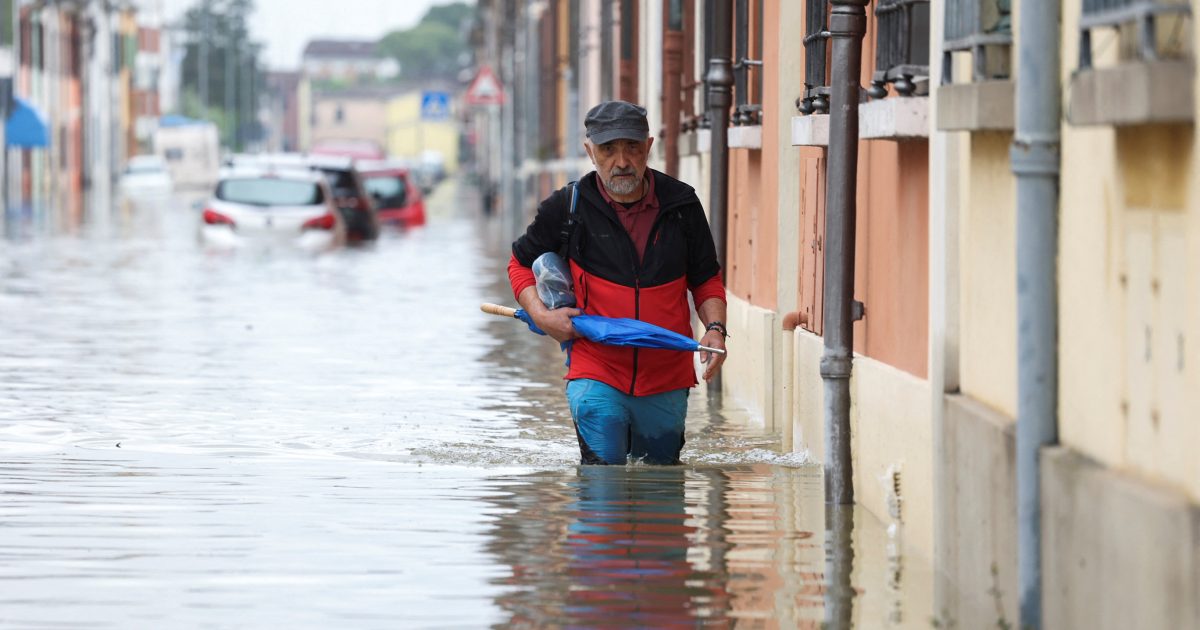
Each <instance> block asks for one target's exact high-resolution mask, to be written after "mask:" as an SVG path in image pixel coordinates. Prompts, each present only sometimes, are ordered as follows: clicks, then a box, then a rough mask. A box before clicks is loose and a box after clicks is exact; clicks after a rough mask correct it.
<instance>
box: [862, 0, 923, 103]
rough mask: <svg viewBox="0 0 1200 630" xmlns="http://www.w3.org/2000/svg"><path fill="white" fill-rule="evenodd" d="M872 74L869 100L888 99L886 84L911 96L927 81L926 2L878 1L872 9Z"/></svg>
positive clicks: (903, 0) (913, 0) (868, 91)
mask: <svg viewBox="0 0 1200 630" xmlns="http://www.w3.org/2000/svg"><path fill="white" fill-rule="evenodd" d="M875 23H876V33H877V36H876V41H875V73H874V75H873V76H872V77H871V88H870V89H869V90H867V94H868V95H869V96H870V97H871V98H884V97H886V96H887V94H888V91H887V84H888V83H891V84H892V85H893V86H895V88H896V93H898V94H900V95H901V96H912V95H913V94H914V93H916V92H917V88H918V83H921V82H923V81H927V80H928V78H929V0H879V4H877V5H876V7H875Z"/></svg>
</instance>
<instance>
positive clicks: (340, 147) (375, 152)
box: [308, 139, 387, 160]
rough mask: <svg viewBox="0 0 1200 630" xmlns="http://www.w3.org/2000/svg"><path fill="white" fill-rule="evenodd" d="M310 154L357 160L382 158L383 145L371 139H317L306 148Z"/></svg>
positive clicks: (383, 156)
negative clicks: (310, 146)
mask: <svg viewBox="0 0 1200 630" xmlns="http://www.w3.org/2000/svg"><path fill="white" fill-rule="evenodd" d="M308 152H309V153H310V154H312V155H332V156H337V157H348V158H355V159H358V160H382V159H384V158H385V157H387V154H386V153H384V151H383V147H381V146H379V143H378V142H375V141H373V140H352V139H350V140H318V141H316V142H314V143H313V145H312V148H310V149H309V150H308Z"/></svg>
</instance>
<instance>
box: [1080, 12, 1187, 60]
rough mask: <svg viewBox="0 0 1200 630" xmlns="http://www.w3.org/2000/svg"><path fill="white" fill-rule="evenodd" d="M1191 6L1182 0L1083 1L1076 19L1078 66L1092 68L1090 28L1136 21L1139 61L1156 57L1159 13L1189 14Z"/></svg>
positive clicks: (1112, 26)
mask: <svg viewBox="0 0 1200 630" xmlns="http://www.w3.org/2000/svg"><path fill="white" fill-rule="evenodd" d="M1191 13H1192V9H1191V6H1190V4H1188V3H1185V2H1165V1H1164V0H1083V15H1082V16H1080V18H1079V67H1080V68H1081V69H1087V68H1091V67H1092V30H1093V29H1097V28H1119V27H1121V26H1124V25H1126V24H1131V23H1136V24H1137V37H1138V47H1137V50H1138V56H1139V57H1140V58H1141V60H1142V61H1153V60H1155V59H1158V46H1157V37H1156V31H1155V22H1156V20H1157V19H1158V17H1159V16H1161V15H1165V14H1176V15H1185V16H1190V15H1191Z"/></svg>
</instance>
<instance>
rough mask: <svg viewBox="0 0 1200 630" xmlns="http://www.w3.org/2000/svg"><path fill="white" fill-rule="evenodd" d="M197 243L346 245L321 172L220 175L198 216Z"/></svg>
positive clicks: (265, 171) (268, 170) (243, 171)
mask: <svg viewBox="0 0 1200 630" xmlns="http://www.w3.org/2000/svg"><path fill="white" fill-rule="evenodd" d="M200 240H201V241H202V242H203V243H204V244H205V245H208V246H212V247H216V248H228V249H239V248H245V247H261V246H265V247H281V248H295V249H300V250H303V251H323V250H327V249H332V248H335V247H339V246H341V245H343V244H345V242H346V224H345V221H344V219H343V218H342V215H341V213H340V212H338V209H337V206H335V205H334V201H333V195H331V194H330V192H329V186H328V184H326V183H325V178H324V177H322V176H321V174H320V173H314V172H312V171H308V170H278V169H272V168H236V169H230V170H227V171H224V172H222V173H221V177H220V180H219V182H218V183H217V189H216V193H215V194H214V195H213V198H212V199H211V200H209V201H208V203H207V204H205V206H204V209H203V211H202V213H201V215H200Z"/></svg>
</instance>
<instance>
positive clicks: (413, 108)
mask: <svg viewBox="0 0 1200 630" xmlns="http://www.w3.org/2000/svg"><path fill="white" fill-rule="evenodd" d="M451 109H452V110H454V109H456V108H455V107H454V106H452V107H451ZM387 127H388V134H387V152H388V155H390V156H392V157H397V158H404V159H416V158H418V157H420V156H421V154H422V153H423V152H425V151H437V152H438V153H441V154H442V156H443V157H444V158H445V166H446V171H447V172H448V173H453V172H454V171H456V170H458V138H459V132H458V123H456V122H455V120H454V116H453V115H451V117H450V119H448V120H445V121H439V122H432V121H423V120H421V92H411V93H408V94H404V95H401V96H397V97H395V98H393V99H392V100H391V101H390V102H389V103H388V106H387Z"/></svg>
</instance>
